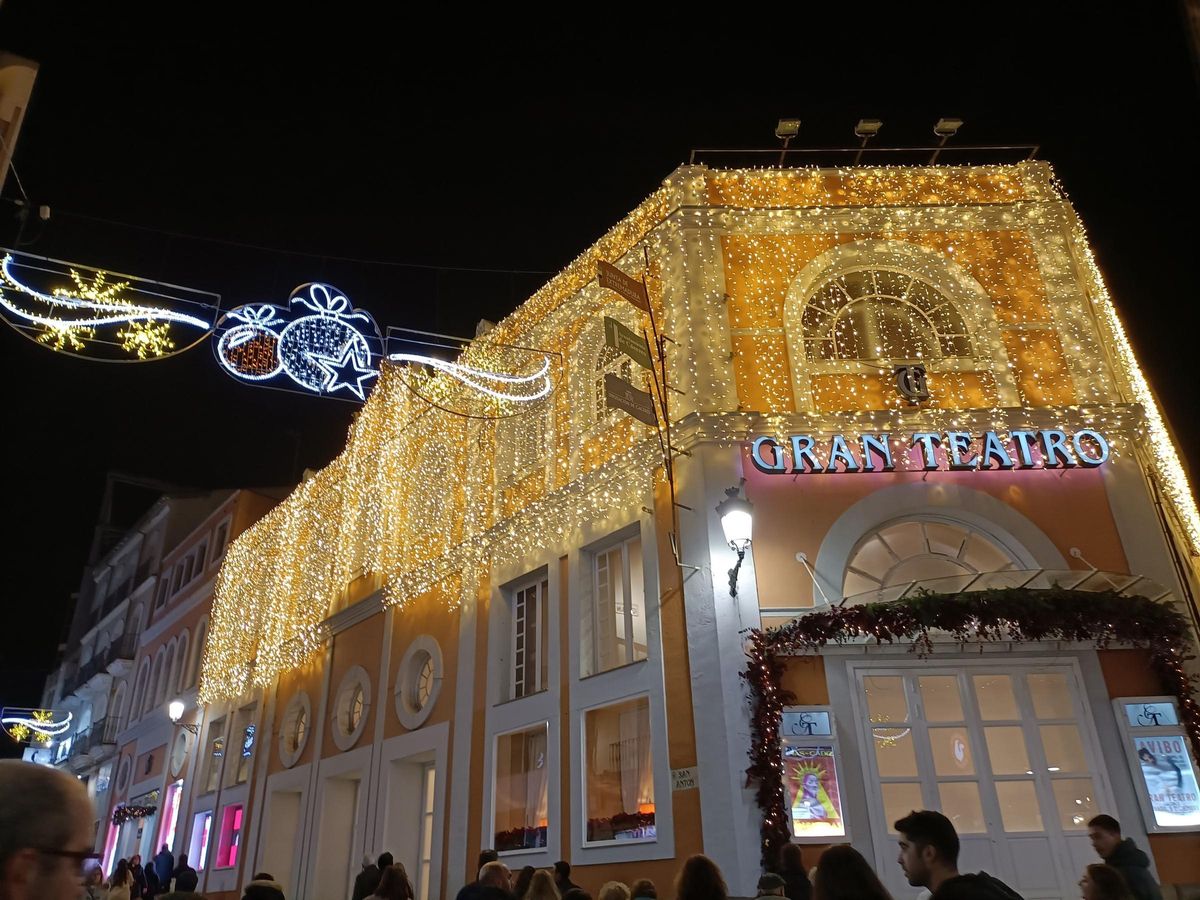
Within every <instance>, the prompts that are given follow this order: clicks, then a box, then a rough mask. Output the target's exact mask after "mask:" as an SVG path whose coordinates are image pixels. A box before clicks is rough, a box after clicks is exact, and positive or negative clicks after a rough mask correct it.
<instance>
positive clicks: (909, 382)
mask: <svg viewBox="0 0 1200 900" xmlns="http://www.w3.org/2000/svg"><path fill="white" fill-rule="evenodd" d="M896 390H897V392H899V394H900V396H901V397H903V398H904V399H906V400H907V401H908V402H909V403H920V402H921V401H922V400H928V399H929V385H928V384H927V383H926V381H925V367H924V366H896Z"/></svg>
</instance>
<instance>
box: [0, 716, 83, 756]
mask: <svg viewBox="0 0 1200 900" xmlns="http://www.w3.org/2000/svg"><path fill="white" fill-rule="evenodd" d="M71 718H72V716H71V713H69V712H67V713H57V712H55V711H54V710H52V709H25V708H20V709H14V708H9V707H5V708H4V709H3V710H0V726H2V727H3V728H4V730H5V731H6V732H8V736H9V737H10V738H12V739H13V740H14V741H16V742H17V743H19V744H23V743H25V742H26V741H29V742H30V743H34V742H36V743H39V744H41V745H42V746H44V747H48V746H49V745H50V744H52V743H54V739H55V738H56V737H59V736H60V735H63V734H66V733H67V732H68V731H70V730H71Z"/></svg>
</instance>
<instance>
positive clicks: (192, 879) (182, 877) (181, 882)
mask: <svg viewBox="0 0 1200 900" xmlns="http://www.w3.org/2000/svg"><path fill="white" fill-rule="evenodd" d="M171 877H172V878H174V879H175V891H176V892H179V893H184V894H190V893H192V892H193V891H195V890H196V885H197V884H199V883H200V876H199V875H197V874H196V870H195V869H193V868H192V867H191V866H189V865H188V860H187V854H186V853H180V854H179V862H178V863H176V864H175V871H174V872H172V873H171Z"/></svg>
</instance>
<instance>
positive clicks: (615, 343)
mask: <svg viewBox="0 0 1200 900" xmlns="http://www.w3.org/2000/svg"><path fill="white" fill-rule="evenodd" d="M604 343H605V344H607V345H608V346H609V347H612V348H613V349H614V350H616V351H617V352H619V353H624V354H625V355H626V356H628V357H629V358H630V359H632V360H633V361H634V362H635V363H637V364H638V365H639V366H641V367H642V368H643V369H650V370H652V371H653V369H654V366H653V364H652V363H651V362H650V346H649V345H648V344H647V343H646V338H645V337H644V336H643V335H640V334H638V333H637V332H636V331H634V330H633V329H632V328H627V327H626V326H624V325H622V324H621V323H620V322H618V321H617V320H616V319H613V318H610V317H609V316H605V317H604Z"/></svg>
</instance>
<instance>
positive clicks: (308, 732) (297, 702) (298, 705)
mask: <svg viewBox="0 0 1200 900" xmlns="http://www.w3.org/2000/svg"><path fill="white" fill-rule="evenodd" d="M275 689H276V690H278V689H279V684H278V682H276V687H275ZM301 710H303V711H304V713H305V716H306V720H307V723H308V724H307V726H306V727H305V731H304V740H303V741H302V742H301V743H300V744H299V745H298V746H297V747H296V748H295V750H289V749H288V743H289V738H290V737H291V734H292V731H293V729H294V727H295V724H296V721H295V720H296V717H297V714H298V713H299V712H300V711H301ZM317 727H318V726H317V723H316V722H315V721H313V715H312V701H311V700H310V699H309V697H308V692H307V691H297V692H296V693H294V694H292V698H291V699H290V700H289V701H288V705H287V707H286V708H285V709H284V711H283V718H281V719H280V721H279V743H278V751H279V761H280V763H282V764H283V767H284V768H285V769H290V768H292V766H294V765H296V761H297V760H298V759H300V756H301V754H303V753H304V748H305V747H307V746H308V742H309V741H310V740H312V735H313V731H315V730H316V728H317Z"/></svg>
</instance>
